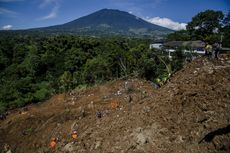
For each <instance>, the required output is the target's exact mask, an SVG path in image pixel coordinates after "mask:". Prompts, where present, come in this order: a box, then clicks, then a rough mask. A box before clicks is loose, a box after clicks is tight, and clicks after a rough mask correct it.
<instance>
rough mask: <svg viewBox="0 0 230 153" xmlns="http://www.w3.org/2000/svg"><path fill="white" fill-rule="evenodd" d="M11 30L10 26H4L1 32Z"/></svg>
mask: <svg viewBox="0 0 230 153" xmlns="http://www.w3.org/2000/svg"><path fill="white" fill-rule="evenodd" d="M12 28H13V26H12V25H5V26H3V27H2V30H11V29H12Z"/></svg>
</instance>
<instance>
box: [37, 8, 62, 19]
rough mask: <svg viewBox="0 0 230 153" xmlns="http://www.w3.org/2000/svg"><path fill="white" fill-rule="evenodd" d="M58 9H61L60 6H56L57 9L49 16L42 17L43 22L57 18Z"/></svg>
mask: <svg viewBox="0 0 230 153" xmlns="http://www.w3.org/2000/svg"><path fill="white" fill-rule="evenodd" d="M58 9H59V7H58V6H55V7H54V8H53V9H52V10H51V12H50V13H49V14H48V15H46V16H44V17H42V18H41V20H47V19H52V18H55V17H57V13H58Z"/></svg>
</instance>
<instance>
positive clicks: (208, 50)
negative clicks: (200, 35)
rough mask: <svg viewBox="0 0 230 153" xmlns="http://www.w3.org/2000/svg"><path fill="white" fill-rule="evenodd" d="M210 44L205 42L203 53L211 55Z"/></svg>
mask: <svg viewBox="0 0 230 153" xmlns="http://www.w3.org/2000/svg"><path fill="white" fill-rule="evenodd" d="M212 49H213V48H212V45H209V44H207V45H206V47H205V55H206V56H208V57H211V55H212Z"/></svg>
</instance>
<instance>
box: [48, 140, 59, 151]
mask: <svg viewBox="0 0 230 153" xmlns="http://www.w3.org/2000/svg"><path fill="white" fill-rule="evenodd" d="M56 146H57V138H51V140H50V143H49V147H50V148H51V149H55V148H56Z"/></svg>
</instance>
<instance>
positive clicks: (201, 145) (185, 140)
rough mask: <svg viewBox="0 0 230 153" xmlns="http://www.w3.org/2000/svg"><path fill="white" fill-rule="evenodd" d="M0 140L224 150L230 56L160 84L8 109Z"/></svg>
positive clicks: (8, 147) (27, 149) (9, 146)
mask: <svg viewBox="0 0 230 153" xmlns="http://www.w3.org/2000/svg"><path fill="white" fill-rule="evenodd" d="M97 112H100V113H101V114H100V115H101V116H100V115H98V114H97ZM96 114H97V115H96ZM100 117H101V118H100ZM73 130H77V134H78V137H77V139H76V142H73V140H72V138H71V136H70V135H71V132H72V131H73ZM0 137H1V138H0V150H2V151H3V152H7V151H8V152H10V151H11V152H12V153H43V152H84V153H89V152H95V153H102V152H106V153H109V152H110V153H112V152H114V153H116V152H118V153H122V152H123V153H125V152H130V153H131V152H136V153H139V152H140V153H141V152H149V153H173V152H175V153H179V152H181V153H215V152H216V153H217V152H218V153H219V152H226V153H227V152H230V56H229V55H222V57H221V59H220V60H218V61H210V60H208V59H206V58H199V59H196V60H194V61H193V62H192V63H189V64H187V65H186V66H185V67H184V68H183V69H182V70H180V71H178V72H177V73H175V74H174V75H173V76H172V77H171V79H170V80H169V81H168V82H167V84H165V85H164V86H163V87H161V88H160V89H154V86H153V85H152V84H151V83H150V82H148V81H144V80H139V79H127V80H117V81H113V82H109V83H106V84H104V85H100V86H95V87H91V88H88V89H85V90H76V91H71V92H70V93H66V94H61V95H56V96H53V97H52V98H51V99H50V100H48V101H46V102H44V103H39V104H34V105H30V106H27V107H26V108H21V109H17V110H13V111H11V112H10V113H9V115H8V116H7V117H6V119H5V120H3V121H0ZM52 137H56V138H58V142H57V146H56V149H55V150H50V149H49V147H48V144H49V142H50V139H51V138H52Z"/></svg>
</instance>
